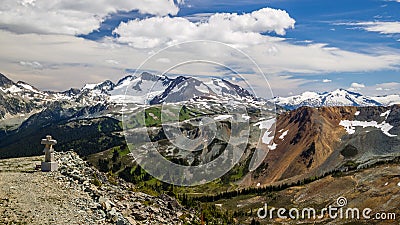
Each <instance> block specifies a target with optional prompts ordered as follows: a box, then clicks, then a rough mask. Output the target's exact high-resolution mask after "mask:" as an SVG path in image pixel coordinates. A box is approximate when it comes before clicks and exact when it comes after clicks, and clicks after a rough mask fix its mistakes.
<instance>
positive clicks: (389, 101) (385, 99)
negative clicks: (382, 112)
mask: <svg viewBox="0 0 400 225" xmlns="http://www.w3.org/2000/svg"><path fill="white" fill-rule="evenodd" d="M371 98H372V99H373V100H375V101H377V102H379V103H381V104H382V105H394V104H400V95H385V96H377V97H371Z"/></svg>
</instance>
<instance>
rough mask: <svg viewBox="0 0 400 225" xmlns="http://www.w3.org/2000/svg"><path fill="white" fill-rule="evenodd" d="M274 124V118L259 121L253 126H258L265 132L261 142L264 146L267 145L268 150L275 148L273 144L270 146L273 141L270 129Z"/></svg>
mask: <svg viewBox="0 0 400 225" xmlns="http://www.w3.org/2000/svg"><path fill="white" fill-rule="evenodd" d="M275 122H276V119H275V118H274V119H270V120H265V121H261V122H258V123H256V124H254V125H253V126H258V127H259V128H260V129H262V130H266V131H265V133H264V135H263V136H262V142H263V143H264V144H267V145H269V146H268V147H269V149H270V150H274V149H276V147H277V145H276V144H274V143H272V144H271V142H272V141H273V140H274V136H273V135H272V133H273V129H271V128H272V126H273V125H274V124H275ZM271 135H272V136H271Z"/></svg>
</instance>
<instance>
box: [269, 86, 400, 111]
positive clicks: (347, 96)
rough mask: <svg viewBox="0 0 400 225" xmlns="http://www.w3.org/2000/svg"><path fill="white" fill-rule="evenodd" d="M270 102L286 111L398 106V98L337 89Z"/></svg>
mask: <svg viewBox="0 0 400 225" xmlns="http://www.w3.org/2000/svg"><path fill="white" fill-rule="evenodd" d="M271 101H273V102H275V104H277V105H279V106H282V107H284V108H286V109H296V108H299V107H302V106H310V107H321V106H382V105H393V104H400V96H399V95H391V96H383V97H367V96H363V95H361V94H359V93H355V92H351V91H347V90H344V89H337V90H335V91H332V92H324V93H316V92H304V93H303V94H301V95H295V96H290V97H276V98H274V99H273V100H271Z"/></svg>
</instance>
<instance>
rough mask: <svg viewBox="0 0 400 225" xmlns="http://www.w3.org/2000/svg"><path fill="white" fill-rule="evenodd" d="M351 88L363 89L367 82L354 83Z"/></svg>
mask: <svg viewBox="0 0 400 225" xmlns="http://www.w3.org/2000/svg"><path fill="white" fill-rule="evenodd" d="M350 88H351V89H352V90H361V89H362V88H365V84H359V83H352V84H351V85H350Z"/></svg>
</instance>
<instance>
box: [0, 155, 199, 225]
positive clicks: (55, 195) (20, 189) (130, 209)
mask: <svg viewBox="0 0 400 225" xmlns="http://www.w3.org/2000/svg"><path fill="white" fill-rule="evenodd" d="M56 159H57V161H58V162H59V171H57V172H51V173H42V172H37V171H35V170H33V168H34V166H35V165H37V164H38V163H39V160H40V158H38V157H30V158H19V159H8V160H1V161H0V177H1V179H0V184H1V185H0V214H1V215H2V216H1V217H0V224H15V223H22V224H23V223H28V224H54V223H57V224H119V225H123V224H183V223H184V222H195V221H198V218H197V217H196V216H195V215H194V213H193V212H190V211H188V210H186V209H184V208H183V207H182V206H181V205H180V204H179V203H178V202H177V201H176V200H175V199H174V198H172V197H169V196H167V195H161V196H159V197H154V196H150V195H147V194H144V193H140V192H135V191H134V185H133V184H130V183H127V182H125V181H123V180H121V179H118V178H115V179H109V176H107V175H106V174H104V173H101V172H99V171H97V170H96V169H94V168H93V167H90V166H89V165H88V164H87V163H86V162H85V161H83V160H82V159H81V158H80V157H79V156H78V155H77V154H76V153H75V152H72V151H69V152H59V153H56Z"/></svg>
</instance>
